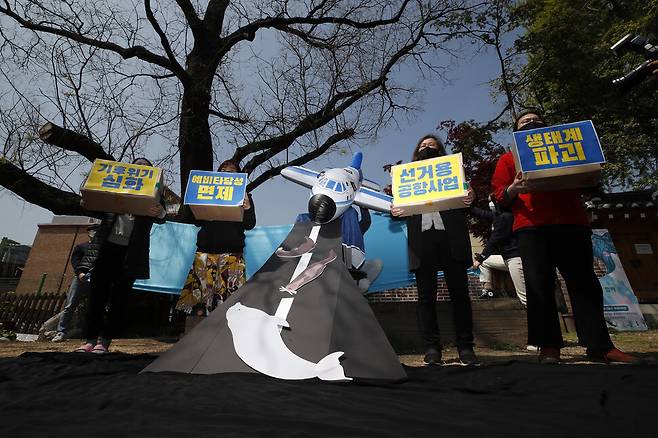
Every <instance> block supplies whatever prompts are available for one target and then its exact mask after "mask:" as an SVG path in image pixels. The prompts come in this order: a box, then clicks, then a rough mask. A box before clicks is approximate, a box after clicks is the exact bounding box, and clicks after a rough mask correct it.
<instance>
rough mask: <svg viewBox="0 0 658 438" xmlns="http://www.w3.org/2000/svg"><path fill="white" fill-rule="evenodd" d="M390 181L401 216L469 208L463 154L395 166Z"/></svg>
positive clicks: (395, 205) (394, 201) (394, 202)
mask: <svg viewBox="0 0 658 438" xmlns="http://www.w3.org/2000/svg"><path fill="white" fill-rule="evenodd" d="M391 177H392V178H393V185H392V190H393V206H394V207H397V208H400V209H401V210H402V216H410V215H413V214H422V213H430V212H435V211H442V210H452V209H455V208H465V207H466V205H465V204H464V196H466V194H467V193H468V189H467V187H468V184H466V181H465V178H464V165H463V161H462V154H461V153H458V154H453V155H445V156H443V157H438V158H430V159H428V160H422V161H413V162H411V163H406V164H399V165H397V166H393V167H391Z"/></svg>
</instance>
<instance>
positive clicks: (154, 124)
mask: <svg viewBox="0 0 658 438" xmlns="http://www.w3.org/2000/svg"><path fill="white" fill-rule="evenodd" d="M481 6H482V5H481V4H477V3H470V2H467V1H466V0H444V1H420V0H400V1H393V0H344V1H342V0H308V1H300V2H288V1H285V0H253V1H251V2H230V1H228V0H209V1H207V2H192V1H190V0H163V1H157V2H155V1H152V0H144V2H143V3H140V2H137V1H136V0H135V1H134V2H127V1H121V2H119V1H116V2H109V3H107V2H90V1H84V0H40V1H37V0H14V1H11V2H10V1H8V0H2V1H0V43H2V44H1V45H0V60H1V61H2V64H1V65H0V73H1V76H0V84H1V85H0V87H1V88H0V90H3V91H4V92H5V94H4V95H0V108H1V109H2V113H3V114H5V115H7V116H6V120H4V125H3V126H5V128H4V131H5V132H2V131H0V134H3V135H4V139H5V142H4V144H5V147H4V150H3V158H2V159H0V185H2V186H4V187H5V188H7V189H9V190H12V191H13V192H14V193H16V194H18V195H20V196H21V197H23V198H24V199H26V200H27V201H28V202H31V203H34V204H37V205H40V206H42V207H44V208H47V209H50V210H51V211H53V212H55V213H78V212H79V211H80V208H79V207H78V198H77V195H76V194H75V192H76V190H75V188H73V187H70V185H69V184H71V183H70V181H73V180H75V177H76V176H77V177H78V178H79V174H80V172H82V169H83V168H84V167H81V166H82V164H84V163H85V162H86V161H87V160H93V159H95V158H114V159H119V160H120V159H123V158H128V157H134V156H136V155H139V154H148V155H149V157H151V158H156V160H155V161H156V163H157V164H158V165H160V166H163V167H165V168H168V169H170V170H172V172H171V173H170V175H174V176H175V177H176V178H179V181H180V190H181V193H182V192H184V190H185V187H186V183H187V178H188V174H189V172H190V170H192V169H205V170H208V169H212V168H213V167H214V161H216V159H217V158H218V157H219V156H223V157H225V158H228V157H231V158H233V159H235V160H237V161H238V162H240V163H241V165H242V167H243V168H244V170H245V171H246V172H248V173H249V174H250V181H251V182H250V185H249V189H253V188H255V187H257V186H258V185H259V184H262V183H263V182H264V181H266V180H267V179H269V178H271V177H273V176H275V175H277V174H278V173H279V172H280V170H281V169H282V167H284V166H285V165H287V164H303V163H306V162H307V161H309V160H311V159H313V158H316V157H318V156H320V155H321V154H324V153H327V152H329V151H331V150H332V148H333V147H334V146H335V145H336V144H337V143H338V142H340V141H346V140H347V141H359V140H365V139H370V138H373V137H374V136H375V135H376V134H377V132H378V130H379V129H380V128H381V127H382V126H385V125H386V124H387V123H389V122H390V121H391V120H393V119H394V118H395V117H396V116H398V114H400V113H404V112H407V111H411V110H413V109H414V103H413V102H414V100H413V98H414V93H415V91H416V89H415V87H414V85H415V84H413V83H411V84H409V83H404V82H401V81H397V80H396V79H395V77H396V73H397V71H398V70H399V69H400V68H402V67H403V66H405V67H410V68H414V67H416V68H422V69H427V68H428V67H429V70H435V71H438V70H437V69H436V68H437V67H439V65H437V61H436V59H438V57H437V56H435V54H436V53H437V49H442V50H444V51H445V53H449V48H448V47H449V44H448V43H449V41H450V40H451V39H453V38H455V36H457V35H459V34H462V33H464V32H465V31H464V30H463V29H462V28H461V24H460V20H462V19H463V16H464V15H463V13H464V11H467V10H475V9H477V8H478V7H481ZM0 123H3V120H0ZM36 132H38V136H37V135H36V134H35V133H36ZM26 133H32V134H30V135H28V134H26ZM154 155H157V157H154ZM76 172H77V173H76ZM27 183H29V184H27ZM55 199H56V201H55Z"/></svg>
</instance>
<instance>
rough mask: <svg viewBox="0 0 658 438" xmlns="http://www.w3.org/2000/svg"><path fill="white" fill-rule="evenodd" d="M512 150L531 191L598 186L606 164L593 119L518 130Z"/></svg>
mask: <svg viewBox="0 0 658 438" xmlns="http://www.w3.org/2000/svg"><path fill="white" fill-rule="evenodd" d="M512 152H513V154H514V163H515V165H516V171H517V172H522V174H523V179H524V180H526V183H527V184H528V186H529V187H530V190H531V191H550V190H563V189H577V188H585V187H593V186H596V185H597V184H598V183H599V181H600V180H601V164H603V163H605V157H604V156H603V150H602V149H601V144H600V143H599V137H598V135H597V134H596V130H595V129H594V125H593V124H592V121H591V120H586V121H583V122H575V123H567V124H564V125H555V126H548V127H545V128H537V129H531V130H528V131H518V132H515V133H514V148H513V149H512Z"/></svg>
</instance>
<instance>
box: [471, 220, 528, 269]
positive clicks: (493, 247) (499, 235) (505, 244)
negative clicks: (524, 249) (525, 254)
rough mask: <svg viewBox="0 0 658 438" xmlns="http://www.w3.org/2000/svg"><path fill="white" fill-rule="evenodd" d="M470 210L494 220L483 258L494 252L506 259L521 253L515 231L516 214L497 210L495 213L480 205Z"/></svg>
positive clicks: (483, 251)
mask: <svg viewBox="0 0 658 438" xmlns="http://www.w3.org/2000/svg"><path fill="white" fill-rule="evenodd" d="M470 210H471V213H472V214H474V215H475V216H478V217H481V218H482V219H487V220H491V221H493V231H492V232H491V236H490V237H489V240H487V243H486V244H485V245H484V249H483V250H482V260H484V259H486V258H487V257H489V256H490V255H492V254H500V255H501V256H503V258H504V259H505V260H507V259H510V258H512V257H519V256H520V255H521V253H520V252H519V246H518V244H517V242H516V236H515V235H514V232H513V227H514V215H513V214H512V213H511V212H508V211H497V212H495V213H494V212H492V211H490V210H483V209H481V208H478V207H471V209H470ZM480 261H481V260H480Z"/></svg>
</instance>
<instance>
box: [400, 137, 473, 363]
mask: <svg viewBox="0 0 658 438" xmlns="http://www.w3.org/2000/svg"><path fill="white" fill-rule="evenodd" d="M443 155H446V151H445V148H444V146H443V144H442V143H441V141H440V140H439V139H438V138H437V137H436V136H434V135H426V136H425V137H423V138H421V139H420V141H419V142H418V144H417V145H416V147H415V148H414V151H413V154H412V161H420V160H426V159H429V158H435V157H439V156H443ZM473 199H474V195H473V192H472V191H471V190H470V189H469V193H468V195H467V196H466V197H465V198H464V204H466V206H468V205H470V204H471V203H472V202H473ZM466 211H467V208H463V209H455V210H447V211H441V212H434V213H425V214H419V215H413V216H409V217H407V218H406V221H407V248H408V255H409V270H410V271H412V272H414V274H415V276H416V286H417V289H418V304H417V307H416V314H417V319H418V328H419V331H420V333H421V336H422V338H423V342H424V344H425V348H426V351H425V357H424V361H425V363H426V364H427V365H438V364H440V363H441V357H442V354H441V339H440V336H439V326H438V323H437V318H436V288H437V274H438V271H443V273H444V275H445V281H446V284H447V285H448V292H449V294H450V300H451V302H452V314H453V319H454V323H455V334H456V343H457V351H458V353H459V359H460V361H461V363H462V364H464V365H474V364H476V363H477V357H476V355H475V352H474V351H473V345H474V344H473V314H472V310H471V301H470V297H469V295H468V274H467V269H468V268H469V267H470V266H471V264H472V255H471V240H470V237H469V234H468V221H467V219H466ZM401 214H402V210H401V209H399V208H396V207H393V208H391V216H392V217H393V218H394V219H396V218H400V217H401Z"/></svg>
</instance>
